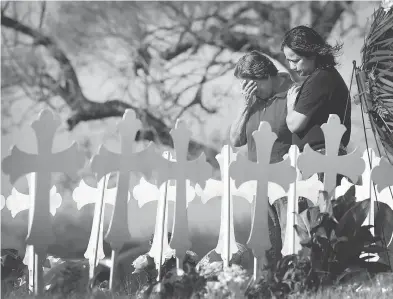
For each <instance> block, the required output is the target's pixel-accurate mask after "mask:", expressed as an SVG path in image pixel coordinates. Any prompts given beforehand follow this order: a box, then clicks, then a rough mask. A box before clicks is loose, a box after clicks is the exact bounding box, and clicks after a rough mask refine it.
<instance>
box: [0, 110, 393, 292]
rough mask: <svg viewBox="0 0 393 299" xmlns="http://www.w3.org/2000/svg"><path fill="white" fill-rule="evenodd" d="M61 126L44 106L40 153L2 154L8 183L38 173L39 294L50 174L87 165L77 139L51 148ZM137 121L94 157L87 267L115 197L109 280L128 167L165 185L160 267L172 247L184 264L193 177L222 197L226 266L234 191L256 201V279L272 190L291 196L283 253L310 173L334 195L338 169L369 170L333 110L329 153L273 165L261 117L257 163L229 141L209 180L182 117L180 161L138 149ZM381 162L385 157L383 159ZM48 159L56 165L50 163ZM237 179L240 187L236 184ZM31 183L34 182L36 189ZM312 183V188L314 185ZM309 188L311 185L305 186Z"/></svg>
mask: <svg viewBox="0 0 393 299" xmlns="http://www.w3.org/2000/svg"><path fill="white" fill-rule="evenodd" d="M57 127H58V123H57V122H56V121H55V120H54V118H53V115H52V113H51V112H50V111H49V110H44V111H43V112H42V113H41V114H40V117H39V120H38V121H36V122H34V123H33V129H34V130H35V133H36V136H37V141H38V145H39V146H38V155H37V156H38V158H37V157H34V156H33V155H30V154H25V153H22V152H21V151H19V150H18V149H17V148H16V147H14V148H13V150H12V152H11V155H10V156H9V157H6V158H5V159H4V160H3V171H4V173H6V174H9V175H10V179H11V183H13V182H15V180H16V179H17V178H18V177H19V176H21V175H24V174H28V173H35V174H36V176H35V177H34V176H33V180H34V181H35V182H34V183H35V184H33V185H32V188H31V189H30V195H31V200H30V203H29V208H30V211H29V228H28V231H29V233H28V236H27V239H26V241H27V244H28V245H31V246H32V248H34V252H35V255H34V256H36V255H37V257H39V258H36V259H35V260H34V261H35V264H34V269H33V271H34V273H35V276H34V277H35V279H34V283H33V285H34V292H35V293H36V294H38V293H39V292H40V291H41V290H42V271H40V269H41V268H42V257H43V256H44V255H45V253H46V249H47V247H48V246H49V245H50V244H51V242H53V232H52V230H51V228H50V226H48V225H47V224H48V223H49V222H48V217H49V206H50V204H49V194H50V187H51V183H50V173H51V172H56V171H58V172H66V173H69V174H72V173H75V172H76V171H78V170H79V169H81V168H83V166H84V155H83V153H82V152H80V151H78V149H77V148H76V145H75V144H74V145H73V146H72V147H71V148H70V149H68V150H66V151H64V152H61V153H56V154H52V152H51V148H52V143H53V137H54V133H55V130H56V128H57ZM140 128H141V123H140V121H138V120H137V119H136V117H135V113H134V112H133V111H132V110H128V111H127V112H126V113H125V114H124V117H123V120H122V121H121V122H120V125H119V132H120V136H121V153H120V154H115V153H112V152H110V151H108V150H107V149H106V148H105V147H101V149H100V151H99V153H98V154H97V155H95V156H94V157H93V158H92V161H91V163H90V167H91V169H92V170H93V172H94V173H96V174H97V179H98V181H99V184H98V185H99V188H98V192H97V195H96V196H97V197H98V198H96V199H95V201H94V203H96V207H95V215H94V220H93V229H92V235H91V239H90V241H89V245H88V250H87V252H86V255H87V256H86V257H88V258H89V260H90V266H91V268H93V269H94V267H95V265H97V261H98V260H99V259H100V258H101V257H102V256H103V251H101V250H100V247H99V246H100V243H102V239H103V238H102V235H103V224H102V215H103V205H104V203H105V202H107V203H112V204H113V205H114V209H113V213H112V217H111V221H110V225H109V228H108V231H107V233H106V235H105V240H106V241H107V242H109V243H110V245H111V248H112V266H111V278H110V286H111V287H112V285H113V277H114V276H113V271H114V269H115V268H116V267H115V258H116V255H117V253H118V252H119V251H120V250H121V248H122V246H123V245H124V243H125V242H127V241H130V240H131V236H130V233H129V231H128V225H127V223H128V219H127V215H128V214H127V203H128V200H130V191H131V190H133V196H134V197H135V198H137V197H138V188H135V189H134V187H135V186H136V183H135V184H132V186H131V185H130V173H131V172H139V173H142V174H143V175H144V176H145V177H146V178H149V177H150V176H151V174H152V173H153V172H154V173H155V178H156V180H155V185H156V186H159V188H157V187H156V188H157V190H160V191H157V192H156V195H155V198H157V200H158V202H159V205H158V207H157V215H156V228H155V236H154V240H153V246H152V249H151V251H150V252H149V254H150V255H151V256H152V257H154V259H155V262H156V266H157V268H158V269H159V268H160V265H161V264H162V262H163V255H166V254H167V253H168V251H171V250H172V251H174V252H175V255H176V259H177V267H178V268H179V269H181V268H182V264H183V260H184V258H185V254H186V251H187V250H189V249H190V248H191V242H190V238H189V233H188V217H187V210H186V208H187V202H188V201H190V200H191V199H190V198H193V197H194V196H195V195H193V194H192V192H191V193H190V192H188V194H187V189H189V188H190V187H186V186H189V182H190V181H192V182H193V183H196V185H197V186H196V190H198V191H197V193H198V195H200V196H201V197H202V200H203V201H204V202H207V200H209V198H212V197H214V196H222V209H221V226H220V235H219V241H218V244H217V247H216V251H217V252H218V253H219V254H221V256H222V259H223V261H224V265H225V266H228V264H229V260H230V259H231V256H232V255H233V254H234V253H236V252H237V247H236V241H235V237H234V228H233V203H232V196H233V195H237V196H241V197H244V198H246V199H247V200H248V201H250V202H251V201H252V200H254V208H253V219H252V227H251V232H250V236H249V240H248V242H247V245H248V246H249V247H250V248H251V249H252V250H253V253H254V256H255V260H254V278H256V277H257V273H258V271H257V270H258V269H259V268H260V265H261V264H263V263H265V262H266V260H264V259H265V252H266V250H268V249H269V248H270V247H271V244H270V242H269V241H268V242H261V236H268V235H269V232H268V224H267V208H268V199H267V197H270V202H271V203H272V202H274V200H276V199H277V198H280V197H283V196H288V214H287V218H288V220H287V234H286V240H285V242H284V249H283V253H285V252H288V253H293V252H296V251H297V249H298V247H296V244H297V242H296V240H295V234H294V230H293V224H294V223H295V220H294V214H293V212H296V207H297V198H298V196H304V197H314V198H315V197H316V194H317V193H318V192H319V190H320V189H321V185H320V183H318V181H317V180H316V176H312V175H313V174H315V173H317V172H324V173H325V183H324V185H323V187H322V188H323V189H324V190H325V191H327V192H328V194H329V196H332V194H333V191H334V189H335V180H336V175H337V173H341V174H343V175H346V176H348V177H349V178H350V179H351V180H352V181H356V178H357V176H359V175H361V174H362V172H363V169H364V162H363V160H362V159H361V157H360V155H358V154H357V153H356V152H353V153H351V154H349V155H346V156H340V157H338V156H337V152H338V146H339V141H340V139H341V137H342V135H343V133H344V131H345V127H344V126H342V125H341V124H340V122H339V119H338V117H337V116H334V115H333V116H331V117H330V118H329V120H328V122H327V124H324V125H323V126H322V130H323V131H324V134H325V139H326V144H327V146H326V155H321V154H319V153H316V152H314V151H313V150H312V149H311V148H310V147H308V146H306V147H305V150H304V152H303V153H302V154H300V156H299V157H298V149H297V148H296V147H291V150H290V151H289V156H287V157H286V158H285V159H284V161H282V162H280V163H276V164H269V160H270V154H271V148H272V145H273V143H274V141H275V139H276V135H275V134H274V133H272V132H271V128H270V126H269V124H268V123H264V122H262V123H261V124H260V126H259V129H258V131H255V132H254V133H253V137H254V138H255V141H256V145H257V155H258V160H257V162H256V163H252V162H250V161H248V160H247V159H246V158H245V157H243V156H241V155H238V156H237V157H236V155H235V154H234V153H233V151H232V149H231V147H229V146H224V147H223V150H222V152H221V155H219V156H218V157H217V159H218V161H219V163H220V167H221V175H222V176H221V182H214V181H213V180H211V179H210V180H208V179H209V177H210V175H211V167H210V165H208V164H207V162H206V160H205V157H204V156H203V155H201V156H200V157H199V158H198V159H197V160H194V161H188V160H187V153H188V143H189V139H190V132H189V131H188V130H187V129H186V128H185V126H184V125H183V124H182V123H179V122H177V123H176V127H175V129H174V130H172V131H171V135H172V138H173V142H174V149H175V157H176V160H175V159H174V158H173V157H166V158H163V157H162V156H161V155H159V154H157V153H155V152H154V150H153V149H152V146H151V145H149V146H148V147H147V149H145V150H144V151H142V152H138V153H134V137H135V135H136V133H137V131H138V130H139V129H140ZM168 158H169V159H168ZM382 161H385V160H384V159H382ZM385 162H386V163H385ZM385 162H383V163H382V162H381V163H380V165H379V166H378V167H376V168H375V169H373V172H375V175H374V181H378V182H379V183H378V184H379V185H378V187H379V188H382V189H383V188H384V186H390V185H393V184H392V183H391V182H390V181H387V178H389V177H393V176H392V175H390V176H389V173H390V174H392V173H393V170H392V169H391V168H389V167H388V166H391V165H390V164H389V165H387V164H388V163H387V160H386V161H385ZM296 163H297V164H296ZM49 166H50V167H52V168H48V167H49ZM299 170H301V171H302V175H303V179H307V178H308V177H310V176H312V177H311V178H310V179H309V180H303V181H302V182H301V183H300V182H296V179H299V178H300V174H299ZM112 172H117V187H116V188H114V189H113V190H111V191H110V189H109V190H108V189H107V188H106V185H107V180H108V177H109V174H110V173H112ZM105 177H106V179H105ZM168 180H175V181H176V184H175V186H172V187H173V188H172V190H175V192H174V193H173V194H172V195H171V196H168V190H169V189H168V183H167V182H168ZM206 181H207V184H206V188H205V183H206ZM81 184H82V183H81ZM143 184H145V186H146V184H148V183H147V182H146V181H145V182H144V183H143V181H142V184H141V185H143ZM163 184H164V185H163ZM141 185H140V186H141ZM239 185H241V186H240V187H239V188H237V186H239ZM277 185H279V186H281V187H279V186H277ZM33 186H35V190H34V188H33ZM81 186H82V187H83V185H80V186H79V187H81ZM163 186H164V187H163ZM308 186H313V187H312V188H311V190H310V188H308ZM381 186H382V187H381ZM163 188H164V189H163ZM281 188H282V189H281ZM307 189H309V190H308V191H307ZM382 189H381V190H382ZM77 190H78V189H76V190H75V192H74V198H75V200H76V201H78V195H77V194H78V191H77ZM163 190H166V192H165V191H164V192H163ZM220 190H221V191H220ZM162 193H164V196H163V195H162ZM165 193H166V195H165ZM174 197H176V200H175V213H174V214H175V215H174V221H173V228H172V239H171V242H170V244H167V241H166V240H167V234H166V223H167V218H168V216H167V214H168V213H167V203H166V200H167V199H168V198H171V199H172V200H173V198H174ZM254 197H255V198H254ZM82 205H83V203H80V204H79V206H78V207H79V208H80V207H81V206H82ZM96 214H97V215H96ZM100 236H101V237H100ZM265 239H268V238H265ZM89 249H90V250H89ZM157 259H158V261H157ZM93 271H94V270H91V271H90V272H91V275H92V274H93V273H94V272H93Z"/></svg>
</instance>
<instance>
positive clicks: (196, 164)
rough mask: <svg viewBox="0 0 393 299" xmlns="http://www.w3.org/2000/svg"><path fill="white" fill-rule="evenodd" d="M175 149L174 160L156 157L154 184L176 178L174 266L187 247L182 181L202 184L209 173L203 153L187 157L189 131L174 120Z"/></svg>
mask: <svg viewBox="0 0 393 299" xmlns="http://www.w3.org/2000/svg"><path fill="white" fill-rule="evenodd" d="M170 134H171V135H172V140H173V144H174V149H175V159H176V162H172V161H169V160H167V159H165V158H163V157H161V156H159V157H158V159H157V161H156V165H157V167H156V171H157V178H158V179H157V184H158V185H159V186H161V184H162V183H163V182H165V181H168V180H176V201H175V211H174V217H173V228H172V238H171V242H170V244H169V246H170V247H171V248H172V249H174V250H175V252H176V266H177V269H178V270H179V269H182V268H183V261H184V258H185V256H186V252H187V250H189V249H190V248H191V241H190V238H189V231H188V215H187V209H186V208H187V199H186V195H187V193H186V181H187V180H190V181H191V182H193V183H197V184H199V185H200V186H201V187H202V188H204V187H205V183H206V180H207V179H209V178H210V177H211V175H212V167H211V165H210V164H208V162H206V157H205V154H204V153H202V154H201V155H200V156H199V158H197V159H196V160H193V161H188V160H187V154H188V145H189V142H190V135H191V133H190V131H189V130H188V129H187V128H186V126H185V124H184V123H181V122H179V120H177V121H176V125H175V128H174V129H172V130H171V132H170Z"/></svg>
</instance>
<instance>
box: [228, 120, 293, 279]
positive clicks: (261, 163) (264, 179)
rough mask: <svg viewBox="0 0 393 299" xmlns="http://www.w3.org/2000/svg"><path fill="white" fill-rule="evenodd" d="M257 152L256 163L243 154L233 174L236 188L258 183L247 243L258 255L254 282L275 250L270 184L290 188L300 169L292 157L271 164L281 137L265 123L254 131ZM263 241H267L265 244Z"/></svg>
mask: <svg viewBox="0 0 393 299" xmlns="http://www.w3.org/2000/svg"><path fill="white" fill-rule="evenodd" d="M252 135H253V138H254V140H255V144H256V149H257V159H258V161H257V162H256V163H254V162H251V161H249V160H248V159H247V158H246V157H244V156H242V155H239V156H238V157H237V159H236V161H234V162H233V163H232V164H231V165H230V167H229V174H230V176H231V177H232V178H234V179H235V183H236V185H237V186H238V185H241V184H242V183H244V182H247V181H252V180H256V181H257V191H256V192H257V193H256V200H255V207H254V211H253V219H252V224H251V232H250V237H249V239H248V241H247V245H248V247H250V248H251V249H252V251H253V254H254V266H255V267H254V276H253V278H254V279H257V276H258V272H259V271H258V270H257V269H258V268H259V266H258V263H260V262H266V256H265V253H266V251H267V250H269V249H270V248H271V243H270V240H269V237H268V236H269V227H268V214H267V213H268V182H275V183H278V184H280V185H281V186H282V187H283V188H284V189H288V188H289V185H290V183H292V182H294V181H295V179H296V170H295V169H294V168H293V167H292V166H291V165H290V160H289V158H287V159H285V160H284V161H282V162H279V163H275V164H270V156H271V151H272V147H273V144H274V142H275V140H276V139H277V135H276V134H275V133H274V132H272V130H271V127H270V124H269V123H268V122H261V123H260V125H259V128H258V131H254V132H253V134H252ZM261 238H263V242H261Z"/></svg>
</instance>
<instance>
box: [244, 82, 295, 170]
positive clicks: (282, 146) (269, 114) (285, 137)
mask: <svg viewBox="0 0 393 299" xmlns="http://www.w3.org/2000/svg"><path fill="white" fill-rule="evenodd" d="M288 87H289V84H288ZM286 96H287V92H286V91H285V92H283V93H279V94H276V95H275V96H273V98H272V99H271V100H269V101H268V103H267V106H266V109H264V108H265V102H262V101H259V102H256V103H255V104H254V106H253V107H252V108H251V112H250V117H249V120H248V122H247V125H246V136H247V147H248V159H249V160H250V161H253V162H256V161H257V153H256V145H255V140H254V138H253V136H252V133H253V132H254V131H256V130H258V127H259V124H260V122H261V121H267V122H268V123H269V124H270V126H271V128H272V132H274V133H276V135H277V139H276V141H275V142H274V144H273V148H272V153H271V157H270V163H277V162H280V161H282V160H283V156H284V155H285V154H287V153H288V150H289V148H290V146H291V141H292V133H291V131H289V129H288V127H287V123H286V120H285V119H286V116H287V97H286Z"/></svg>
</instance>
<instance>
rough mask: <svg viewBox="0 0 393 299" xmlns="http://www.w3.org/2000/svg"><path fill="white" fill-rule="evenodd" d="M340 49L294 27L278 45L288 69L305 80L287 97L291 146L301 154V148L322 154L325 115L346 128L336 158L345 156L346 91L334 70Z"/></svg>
mask: <svg viewBox="0 0 393 299" xmlns="http://www.w3.org/2000/svg"><path fill="white" fill-rule="evenodd" d="M341 47H342V45H336V46H331V45H329V44H327V43H326V42H325V41H324V39H323V38H322V36H320V35H319V34H318V33H317V32H316V31H315V30H313V29H311V28H309V27H306V26H298V27H295V28H293V29H291V30H290V31H288V32H287V33H286V34H285V37H284V40H283V42H282V45H281V50H282V51H283V52H284V54H285V57H286V59H287V61H288V62H289V65H290V68H291V69H292V70H294V71H296V72H297V73H298V74H299V75H300V76H303V77H306V79H305V81H304V82H303V84H302V85H301V86H293V87H291V88H290V89H289V91H288V95H287V109H288V114H287V117H286V122H287V125H288V128H289V130H290V131H291V132H292V133H293V138H292V142H293V144H296V145H297V146H299V148H300V150H301V151H302V150H303V147H304V145H305V144H307V143H308V144H309V145H310V146H311V148H312V149H314V150H316V151H319V152H321V153H324V152H325V139H324V135H323V132H322V130H321V125H322V124H324V123H326V122H327V120H328V118H329V114H337V115H338V116H339V117H340V120H341V123H342V124H344V126H345V127H346V128H347V130H346V132H345V133H344V136H343V138H342V140H341V146H340V154H344V153H345V152H346V146H347V145H348V142H349V138H350V135H351V103H350V101H349V91H348V87H347V85H346V84H345V82H344V80H343V78H342V77H341V75H340V74H339V72H338V71H337V70H336V68H335V66H336V64H337V63H336V61H335V56H336V55H337V54H338V51H339V50H340V49H341Z"/></svg>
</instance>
